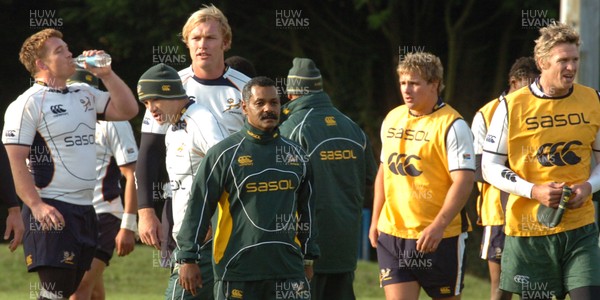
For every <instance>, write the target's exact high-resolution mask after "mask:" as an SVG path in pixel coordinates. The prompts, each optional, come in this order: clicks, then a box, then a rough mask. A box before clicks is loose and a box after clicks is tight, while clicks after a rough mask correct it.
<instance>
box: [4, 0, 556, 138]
mask: <svg viewBox="0 0 600 300" xmlns="http://www.w3.org/2000/svg"><path fill="white" fill-rule="evenodd" d="M213 3H214V4H215V5H216V6H217V7H219V8H220V9H221V10H223V12H224V13H225V14H226V16H227V17H228V19H229V22H230V24H231V27H232V30H233V45H232V49H231V50H230V51H229V52H228V53H227V54H226V55H241V56H244V57H246V58H248V59H250V60H251V61H253V62H254V64H255V65H256V69H257V71H258V73H259V74H261V75H267V76H270V77H272V78H274V79H276V81H277V82H278V84H279V85H281V87H282V88H283V86H284V85H285V78H286V76H287V72H288V70H289V68H290V67H291V61H292V59H293V58H294V57H296V56H303V57H310V58H312V59H314V60H315V62H316V63H317V66H318V67H319V68H320V70H321V72H322V74H323V78H324V84H325V90H326V91H327V92H329V94H330V95H331V96H332V99H333V101H334V103H335V104H336V105H337V106H338V107H339V108H340V110H342V111H343V112H345V113H346V114H348V115H349V116H350V117H351V118H353V119H354V120H356V121H357V122H358V123H359V124H360V125H361V126H362V127H363V128H365V130H366V131H367V133H368V134H369V135H370V136H371V138H372V140H373V142H374V144H375V145H376V148H377V147H378V140H379V139H378V131H379V126H380V124H381V121H382V119H383V117H384V116H385V114H386V113H387V112H388V111H389V110H390V109H391V108H393V107H395V106H397V105H399V104H401V95H400V93H399V87H398V83H397V75H396V72H395V69H396V66H397V64H398V61H399V60H400V59H402V56H403V55H405V54H406V52H407V51H428V52H432V53H434V54H436V55H437V56H439V57H440V58H441V59H442V63H443V64H444V67H445V85H446V90H445V91H444V95H443V96H444V98H445V99H446V101H447V102H449V103H451V104H452V105H453V106H454V107H456V108H457V109H458V110H459V111H460V112H461V113H462V114H463V116H464V117H465V118H466V119H467V120H470V118H471V117H472V115H473V113H474V112H475V110H476V109H477V108H478V107H480V106H481V105H482V104H484V103H485V102H486V101H488V100H489V99H492V98H494V97H495V96H496V95H498V94H499V93H500V92H501V91H502V89H504V88H505V86H506V72H507V70H508V68H509V67H510V65H511V64H512V62H513V61H514V60H515V59H516V58H518V57H519V56H525V55H531V53H532V48H533V39H535V37H536V36H537V34H538V32H537V30H536V29H535V28H525V27H524V26H523V24H522V23H523V20H524V18H526V17H527V16H524V14H525V15H526V14H527V11H531V10H534V11H543V12H545V13H546V14H547V17H548V18H550V17H554V18H556V19H558V17H557V15H558V5H559V3H558V0H552V1H542V2H540V1H534V0H526V1H519V0H511V1H499V0H496V1H475V0H448V1H441V0H423V1H384V0H354V1H333V0H323V1H316V0H311V1H286V2H283V1H276V2H265V3H262V2H261V3H260V5H259V4H257V3H256V2H253V1H232V0H223V1H215V2H213ZM203 4H204V3H202V2H196V1H175V0H161V1H159V0H148V1H134V0H105V1H92V0H71V1H44V2H42V1H16V0H14V1H10V0H2V1H1V2H0V5H1V6H2V11H1V12H0V16H2V17H3V18H2V19H3V22H5V23H6V22H9V23H10V24H5V26H3V28H5V29H4V30H5V32H6V34H5V36H6V37H7V41H8V44H9V47H8V48H7V49H6V51H8V53H9V56H7V58H6V59H5V60H6V62H5V64H4V68H3V69H4V70H3V71H0V72H2V73H0V74H1V76H3V78H12V79H16V82H17V83H18V84H15V83H14V81H13V82H9V81H6V80H4V81H3V82H2V85H3V86H2V87H3V89H2V91H3V95H4V97H5V99H6V100H5V101H4V102H3V104H2V105H3V107H2V108H3V111H4V108H5V106H6V105H7V104H8V103H9V102H10V101H12V100H13V99H15V97H16V96H17V95H19V94H20V93H22V92H23V91H24V90H25V89H26V88H27V86H28V85H29V84H30V79H29V78H28V74H27V73H26V72H25V71H24V69H23V67H22V66H20V64H19V63H18V61H17V59H16V58H17V55H16V54H17V53H18V51H19V48H20V45H21V43H22V42H23V40H24V39H25V38H26V37H27V36H29V35H30V34H32V33H34V32H35V31H37V30H39V29H40V28H33V27H32V26H30V24H28V22H29V21H30V20H31V18H32V17H31V11H32V10H33V11H35V10H37V11H43V10H46V11H55V13H56V15H55V17H57V18H61V19H62V20H63V26H60V27H59V28H58V29H60V30H61V31H63V33H64V34H65V40H66V41H67V43H69V45H70V48H71V50H72V52H73V53H74V55H77V54H79V53H80V52H81V51H82V50H84V49H104V50H106V51H107V52H109V53H111V54H112V55H113V61H114V65H113V68H114V69H115V71H116V72H117V73H118V74H119V75H120V76H121V77H122V78H123V79H124V80H125V81H126V82H127V83H128V84H129V85H130V87H131V88H132V89H135V86H136V83H137V79H138V78H139V76H140V74H142V73H143V72H144V71H145V70H146V69H147V68H148V67H150V66H151V65H153V64H155V63H158V62H161V58H164V57H165V55H166V54H168V55H171V56H178V57H180V58H182V59H180V60H179V61H176V62H172V61H171V65H172V66H173V67H175V68H178V69H182V68H184V67H186V66H187V65H189V62H190V60H189V54H188V50H187V48H186V47H185V45H184V44H183V42H181V36H180V32H181V28H182V27H183V24H184V23H185V21H186V19H187V18H188V17H189V15H190V14H191V13H193V12H194V11H195V10H197V9H199V8H200V7H201V6H202V5H203ZM206 4H209V3H206ZM524 12H525V13H524ZM9 20H13V21H9ZM14 20H16V21H14ZM290 20H292V21H294V20H296V21H300V22H305V23H304V24H303V25H306V26H295V25H298V24H294V26H283V25H285V24H284V23H286V22H288V23H289V22H291V21H290ZM303 20H306V21H303ZM288 25H289V24H288ZM300 25H302V24H300ZM9 30H10V32H9ZM165 52H167V53H166V54H165ZM167 63H169V62H167ZM15 75H16V76H15ZM134 123H136V124H139V118H138V119H136V120H135V121H134ZM134 126H135V125H134Z"/></svg>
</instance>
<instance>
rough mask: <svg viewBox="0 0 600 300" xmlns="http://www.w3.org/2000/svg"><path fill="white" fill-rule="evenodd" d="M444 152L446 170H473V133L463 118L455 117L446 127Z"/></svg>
mask: <svg viewBox="0 0 600 300" xmlns="http://www.w3.org/2000/svg"><path fill="white" fill-rule="evenodd" d="M446 152H447V153H448V158H447V159H448V171H450V172H451V171H456V170H473V171H475V153H474V151H473V135H472V134H471V130H470V129H469V125H467V122H465V120H463V119H457V120H456V121H454V123H452V126H450V128H449V129H448V133H447V136H446Z"/></svg>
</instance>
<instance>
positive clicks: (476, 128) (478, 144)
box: [471, 112, 487, 155]
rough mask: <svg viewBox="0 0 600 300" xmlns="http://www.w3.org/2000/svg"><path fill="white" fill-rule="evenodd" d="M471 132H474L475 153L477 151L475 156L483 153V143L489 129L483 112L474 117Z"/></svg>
mask: <svg viewBox="0 0 600 300" xmlns="http://www.w3.org/2000/svg"><path fill="white" fill-rule="evenodd" d="M471 132H473V151H475V155H478V154H481V153H483V142H484V141H485V135H486V133H487V128H486V126H485V120H484V119H483V115H482V114H481V112H477V113H476V114H475V117H473V122H472V123H471Z"/></svg>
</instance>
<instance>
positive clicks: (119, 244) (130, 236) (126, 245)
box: [115, 228, 135, 256]
mask: <svg viewBox="0 0 600 300" xmlns="http://www.w3.org/2000/svg"><path fill="white" fill-rule="evenodd" d="M115 244H116V248H117V255H119V256H125V255H127V254H129V253H131V252H132V251H133V248H134V247H135V232H133V231H131V230H129V229H125V228H121V229H119V233H117V236H116V237H115Z"/></svg>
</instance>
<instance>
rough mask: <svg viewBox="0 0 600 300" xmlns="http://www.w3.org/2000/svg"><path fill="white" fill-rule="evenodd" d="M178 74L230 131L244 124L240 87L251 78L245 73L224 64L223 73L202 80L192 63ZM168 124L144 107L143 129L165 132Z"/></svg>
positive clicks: (192, 96)
mask: <svg viewBox="0 0 600 300" xmlns="http://www.w3.org/2000/svg"><path fill="white" fill-rule="evenodd" d="M179 77H180V78H181V81H182V83H183V88H184V89H185V91H186V93H187V95H188V96H189V97H190V99H192V100H194V101H196V102H197V103H200V104H202V105H204V106H206V107H208V109H209V110H210V111H211V112H212V113H213V115H214V116H215V117H216V118H217V121H218V122H219V123H220V124H221V125H223V126H224V127H225V128H226V129H227V130H228V131H229V134H232V133H234V132H237V131H238V130H240V129H241V128H242V125H243V124H244V115H243V114H242V88H243V87H244V85H245V84H246V82H248V81H249V80H250V78H248V76H246V75H244V74H242V73H240V72H238V71H236V70H234V69H232V68H230V67H227V70H226V71H225V73H224V74H223V76H221V77H219V78H217V79H212V80H204V79H200V78H198V77H195V76H194V72H193V71H192V66H189V67H187V68H185V69H183V70H181V71H179ZM167 127H168V124H163V125H159V124H158V123H157V122H156V120H154V118H152V114H151V113H150V112H149V111H148V110H146V113H145V114H144V120H143V122H142V132H146V133H158V134H161V133H162V134H164V133H165V132H166V131H167Z"/></svg>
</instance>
